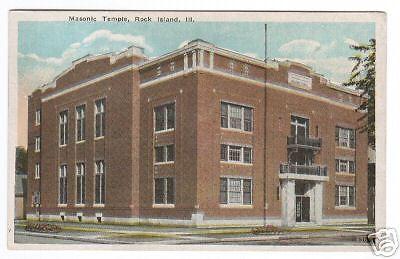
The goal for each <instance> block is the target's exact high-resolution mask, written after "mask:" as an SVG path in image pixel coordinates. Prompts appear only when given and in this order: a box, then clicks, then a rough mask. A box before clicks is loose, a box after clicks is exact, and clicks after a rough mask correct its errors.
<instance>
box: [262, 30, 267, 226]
mask: <svg viewBox="0 0 400 259" xmlns="http://www.w3.org/2000/svg"><path fill="white" fill-rule="evenodd" d="M267 34H268V25H267V24H264V62H265V68H264V177H263V185H264V226H266V225H267V209H268V208H267V64H268V63H267V57H268V53H267V51H268V50H267V40H268V37H267Z"/></svg>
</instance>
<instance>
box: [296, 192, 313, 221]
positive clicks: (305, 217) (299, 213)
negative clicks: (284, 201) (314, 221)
mask: <svg viewBox="0 0 400 259" xmlns="http://www.w3.org/2000/svg"><path fill="white" fill-rule="evenodd" d="M296 222H310V197H307V196H296Z"/></svg>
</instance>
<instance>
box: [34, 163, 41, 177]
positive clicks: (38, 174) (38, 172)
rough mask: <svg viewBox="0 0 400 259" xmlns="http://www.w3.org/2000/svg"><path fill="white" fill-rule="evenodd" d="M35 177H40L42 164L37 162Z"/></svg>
mask: <svg viewBox="0 0 400 259" xmlns="http://www.w3.org/2000/svg"><path fill="white" fill-rule="evenodd" d="M35 179H40V164H39V163H36V164H35Z"/></svg>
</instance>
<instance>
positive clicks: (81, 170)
mask: <svg viewBox="0 0 400 259" xmlns="http://www.w3.org/2000/svg"><path fill="white" fill-rule="evenodd" d="M76 204H85V164H84V163H77V164H76Z"/></svg>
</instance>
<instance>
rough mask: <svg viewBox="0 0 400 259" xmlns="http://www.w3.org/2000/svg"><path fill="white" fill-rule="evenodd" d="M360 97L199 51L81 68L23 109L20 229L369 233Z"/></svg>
mask: <svg viewBox="0 0 400 259" xmlns="http://www.w3.org/2000/svg"><path fill="white" fill-rule="evenodd" d="M360 101H361V100H360V96H359V94H358V93H357V92H355V91H352V90H349V89H344V88H342V87H340V86H338V85H335V84H333V83H332V82H330V81H329V80H327V79H326V78H324V77H323V76H322V75H319V74H317V73H315V72H314V71H313V70H312V69H311V68H309V67H307V66H305V65H303V64H299V63H296V62H291V61H268V62H263V61H261V60H258V59H254V58H251V57H248V56H245V55H242V54H240V53H236V52H233V51H229V50H226V49H222V48H219V47H217V46H215V45H213V44H210V43H207V42H204V41H202V40H194V41H192V42H190V43H188V44H187V45H186V46H184V47H182V48H180V49H177V50H175V51H173V52H171V53H167V54H165V55H162V56H160V57H158V58H155V59H148V58H147V57H146V56H144V54H143V49H141V48H138V47H135V46H132V47H130V48H128V49H127V50H126V51H124V52H121V53H118V54H103V55H97V56H85V57H83V58H81V59H79V60H76V61H74V62H73V64H72V66H71V67H70V68H68V69H67V70H65V71H64V72H63V73H61V74H60V75H59V76H57V77H56V78H55V79H54V80H53V81H52V82H50V83H49V84H47V85H45V86H42V87H40V88H38V89H37V90H35V91H34V92H33V93H32V95H31V96H30V97H29V116H28V117H29V119H28V120H29V121H28V125H29V126H28V128H29V132H28V138H29V141H28V156H29V175H28V195H29V197H28V200H29V201H31V202H29V203H28V205H27V213H28V218H37V217H38V216H40V217H41V219H56V220H70V221H94V222H97V221H104V222H125V223H137V222H145V223H166V224H190V225H235V224H246V225H262V224H274V225H289V226H292V225H295V224H331V223H344V222H353V223H361V222H366V219H367V182H368V175H367V172H368V161H367V158H368V154H367V136H366V134H364V133H360V132H358V131H356V129H357V128H358V127H359V123H360V122H359V121H358V118H359V117H360V116H361V115H362V114H360V112H356V111H355V108H356V107H357V105H358V104H359V103H360Z"/></svg>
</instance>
